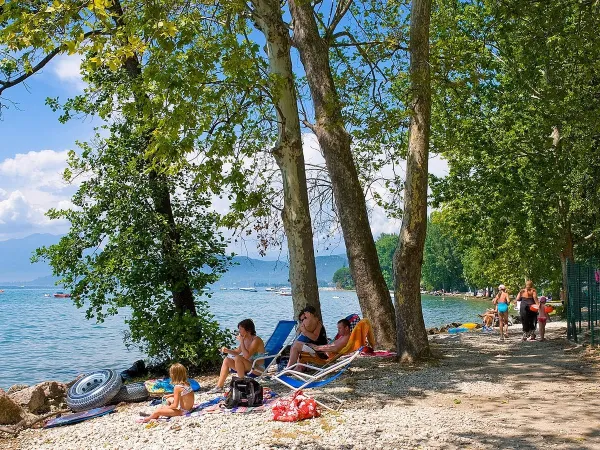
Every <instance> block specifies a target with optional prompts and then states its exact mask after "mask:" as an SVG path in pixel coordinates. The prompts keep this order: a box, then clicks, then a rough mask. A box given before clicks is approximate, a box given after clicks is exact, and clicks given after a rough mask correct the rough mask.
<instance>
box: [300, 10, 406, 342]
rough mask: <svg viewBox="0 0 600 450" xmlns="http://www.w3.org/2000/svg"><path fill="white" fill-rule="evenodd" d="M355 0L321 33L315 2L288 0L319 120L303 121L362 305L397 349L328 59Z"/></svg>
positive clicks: (378, 332) (381, 338)
mask: <svg viewBox="0 0 600 450" xmlns="http://www.w3.org/2000/svg"><path fill="white" fill-rule="evenodd" d="M352 3H353V2H352V0H348V1H345V2H344V1H342V2H340V3H339V4H338V7H337V8H336V13H335V15H334V16H333V17H332V18H331V23H330V25H329V26H328V27H327V28H326V29H325V30H323V32H324V36H321V34H320V33H319V29H318V26H317V19H316V16H317V12H315V11H314V9H313V5H312V4H311V3H310V2H306V1H304V0H290V2H289V6H290V13H291V16H292V20H293V32H294V33H293V42H294V44H295V45H296V46H297V47H298V50H299V53H300V59H301V61H302V65H303V66H304V70H305V72H306V80H307V83H308V86H309V88H310V92H311V96H312V101H313V106H314V110H315V123H312V124H311V123H308V122H307V121H305V125H307V126H308V127H309V128H310V130H311V131H313V132H314V133H315V135H316V136H317V139H318V141H319V145H320V147H321V149H322V151H323V156H324V158H325V163H326V165H327V171H328V174H329V177H330V179H331V185H332V189H333V194H334V199H335V205H336V209H337V213H338V216H339V221H340V225H341V228H342V232H343V235H344V242H345V245H346V253H347V255H348V262H349V264H350V270H351V272H352V277H353V279H354V280H355V283H356V293H357V296H358V300H359V303H360V307H361V310H362V312H363V314H364V315H365V317H367V318H369V319H370V320H371V321H372V322H373V326H374V330H375V335H376V338H377V342H378V344H379V345H380V346H382V347H383V348H394V347H395V333H396V329H395V328H396V327H395V322H394V319H393V317H394V308H393V305H392V302H391V298H390V294H389V290H388V288H387V286H386V283H385V280H384V278H383V275H382V272H381V268H380V266H379V261H378V258H377V250H376V248H375V243H374V240H373V234H372V233H371V229H370V226H369V219H368V216H367V207H366V202H365V196H364V193H363V188H362V186H361V184H360V181H359V178H358V173H357V170H356V166H355V164H354V159H353V157H352V151H351V148H350V145H351V138H350V135H349V133H348V132H347V131H346V128H345V125H344V118H343V116H342V103H341V101H340V98H339V95H338V92H337V89H336V86H335V83H334V78H333V74H332V68H331V63H330V60H329V50H330V45H331V44H332V42H333V40H334V36H335V32H336V27H337V25H338V24H339V23H340V21H341V20H342V19H343V17H344V15H345V14H346V12H348V10H349V8H350V7H351V5H352Z"/></svg>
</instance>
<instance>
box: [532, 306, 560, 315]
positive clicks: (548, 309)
mask: <svg viewBox="0 0 600 450" xmlns="http://www.w3.org/2000/svg"><path fill="white" fill-rule="evenodd" d="M538 309H539V308H538V305H531V306H530V307H529V310H530V311H533V312H538ZM545 310H546V313H547V314H550V313H551V312H552V311H554V307H553V306H550V305H546V308H545Z"/></svg>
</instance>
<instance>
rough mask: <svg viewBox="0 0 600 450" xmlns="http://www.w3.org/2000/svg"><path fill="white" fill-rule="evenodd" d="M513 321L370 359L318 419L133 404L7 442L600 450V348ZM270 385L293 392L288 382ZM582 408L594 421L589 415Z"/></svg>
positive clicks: (559, 331)
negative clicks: (506, 334) (524, 336)
mask: <svg viewBox="0 0 600 450" xmlns="http://www.w3.org/2000/svg"><path fill="white" fill-rule="evenodd" d="M511 328H512V329H511V331H510V336H511V337H510V339H509V340H508V341H506V342H503V343H501V342H498V334H497V333H490V334H486V333H482V332H480V331H475V332H469V333H462V334H458V335H449V334H439V335H432V336H430V342H431V346H432V349H433V351H434V358H432V359H431V360H430V361H426V362H424V363H421V364H419V365H414V366H406V365H400V364H398V363H397V362H395V361H394V360H390V359H380V358H358V359H357V360H355V363H353V365H352V367H351V369H350V370H349V371H348V372H349V373H347V374H345V375H344V376H343V377H342V378H341V379H340V380H338V381H337V382H336V383H332V384H331V385H329V386H330V387H327V388H326V389H325V391H327V392H330V393H332V394H334V395H336V396H337V397H340V398H342V399H344V400H345V401H346V402H345V403H344V405H343V407H342V409H341V410H340V411H339V412H324V413H323V415H322V416H321V417H319V418H316V419H312V420H305V421H301V422H297V423H282V422H275V421H272V420H271V413H270V412H269V411H264V412H253V413H249V414H231V413H211V414H205V415H202V416H199V417H180V418H173V419H171V420H170V421H165V422H162V421H159V422H154V423H150V424H140V423H137V422H136V419H139V417H140V412H151V411H152V407H150V406H148V402H144V403H139V404H121V405H119V406H118V408H117V412H116V413H114V414H110V415H107V416H104V417H100V418H96V419H93V420H89V421H86V422H83V423H80V424H76V425H72V426H67V427H60V428H54V429H48V430H43V429H30V430H25V431H23V432H22V433H21V434H20V435H19V436H18V437H16V438H10V437H8V436H7V435H4V436H3V437H1V438H0V447H1V448H3V449H4V448H6V449H48V450H50V449H52V450H54V449H56V450H58V449H61V450H62V449H163V448H166V447H169V448H177V449H184V448H185V449H250V448H255V449H277V448H292V449H315V450H316V449H380V448H381V449H390V448H398V449H400V448H402V449H403V448H525V449H529V448H531V449H534V448H545V449H555V448H556V449H571V448H573V449H575V448H577V449H586V448H590V449H592V448H600V437H599V436H598V433H597V431H596V430H597V429H598V428H599V427H600V416H599V415H598V414H596V411H598V410H600V398H599V397H598V393H599V391H600V384H598V382H597V380H598V362H599V360H600V358H599V353H598V351H597V350H594V349H592V348H589V347H587V346H584V345H576V344H574V343H572V342H570V341H567V340H566V339H565V324H564V323H561V322H553V323H550V324H549V326H548V336H547V337H548V340H547V341H546V342H539V341H535V342H522V341H521V340H520V337H521V333H520V332H519V329H520V327H519V326H515V327H511ZM198 380H199V381H200V383H201V386H202V390H201V391H200V392H199V393H196V402H197V403H201V402H204V401H207V400H210V399H211V398H213V397H214V396H211V395H209V394H207V393H206V390H207V389H209V388H210V387H212V386H213V385H214V382H215V380H216V377H203V378H200V379H198ZM266 385H267V386H270V387H271V388H272V389H273V390H275V391H276V392H278V393H279V394H280V395H285V394H286V389H285V388H281V387H278V386H275V385H269V384H266ZM307 393H308V394H309V395H310V394H313V395H315V396H316V397H318V396H319V393H318V392H311V391H307ZM557 405H560V407H559V408H557ZM586 411H588V412H589V414H586V413H585V412H586ZM582 414H583V415H585V416H586V420H585V421H582V420H578V419H577V418H578V417H582ZM499 428H500V429H499ZM0 436H2V434H1V433H0Z"/></svg>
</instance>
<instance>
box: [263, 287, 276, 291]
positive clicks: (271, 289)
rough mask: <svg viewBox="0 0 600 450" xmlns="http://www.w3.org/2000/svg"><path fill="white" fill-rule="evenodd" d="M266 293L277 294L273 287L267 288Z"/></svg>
mask: <svg viewBox="0 0 600 450" xmlns="http://www.w3.org/2000/svg"><path fill="white" fill-rule="evenodd" d="M265 291H267V292H275V291H276V289H275V288H272V287H268V288H265Z"/></svg>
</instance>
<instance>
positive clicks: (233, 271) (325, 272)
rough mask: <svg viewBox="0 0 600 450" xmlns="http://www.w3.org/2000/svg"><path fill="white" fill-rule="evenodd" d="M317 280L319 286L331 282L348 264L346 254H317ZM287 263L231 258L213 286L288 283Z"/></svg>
mask: <svg viewBox="0 0 600 450" xmlns="http://www.w3.org/2000/svg"><path fill="white" fill-rule="evenodd" d="M315 262H316V265H317V280H318V282H319V285H320V286H326V285H328V284H331V282H332V279H333V274H334V273H335V271H336V270H338V269H339V268H340V267H344V266H345V265H346V266H347V265H348V258H346V255H331V256H317V257H316V258H315ZM289 270H290V269H289V265H288V263H287V262H286V261H283V260H282V261H266V260H263V259H253V258H248V257H246V256H236V257H234V258H233V265H232V266H231V267H230V268H229V270H228V272H227V273H225V274H223V276H222V277H221V279H220V280H219V281H217V282H216V283H215V286H225V287H234V286H235V287H249V286H254V285H257V286H272V285H289Z"/></svg>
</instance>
